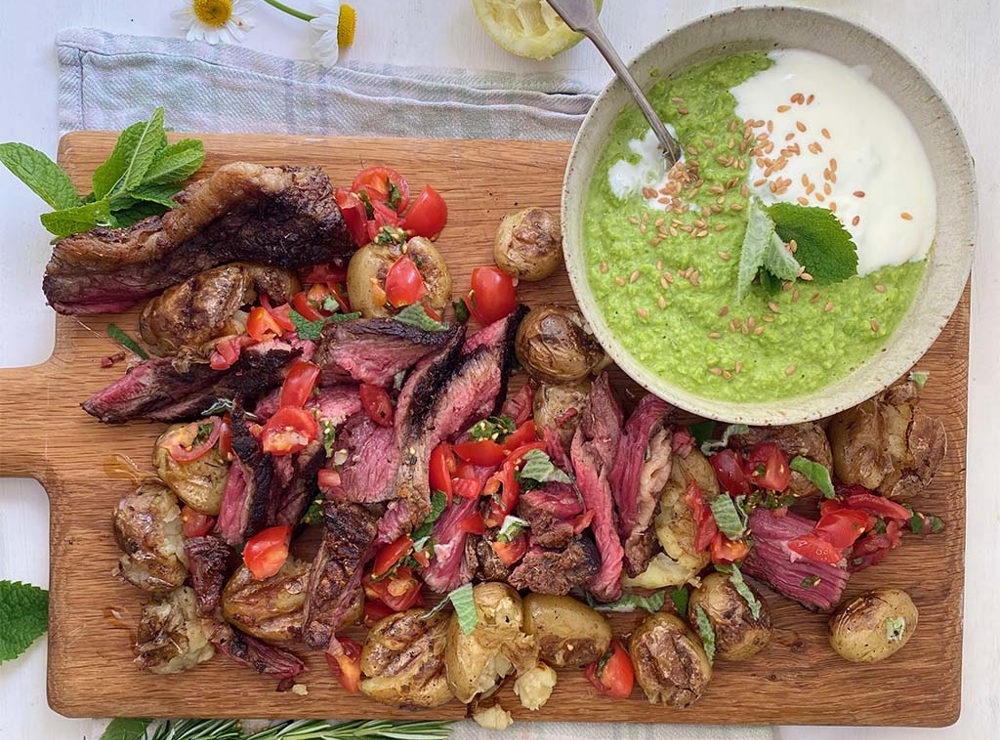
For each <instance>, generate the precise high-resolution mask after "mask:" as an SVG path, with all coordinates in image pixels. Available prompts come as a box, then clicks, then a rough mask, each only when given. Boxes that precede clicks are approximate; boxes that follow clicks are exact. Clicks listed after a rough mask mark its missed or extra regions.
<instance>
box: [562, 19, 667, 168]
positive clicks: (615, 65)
mask: <svg viewBox="0 0 1000 740" xmlns="http://www.w3.org/2000/svg"><path fill="white" fill-rule="evenodd" d="M549 5H551V6H552V9H553V10H555V11H556V13H558V14H559V15H560V16H561V17H562V19H563V20H564V21H566V25H567V26H569V27H570V28H571V29H573V30H574V31H579V32H580V33H582V34H583V35H584V36H586V37H587V38H588V39H590V40H591V41H592V42H593V44H594V46H596V47H597V50H598V51H599V52H601V56H603V57H604V58H605V60H607V62H608V64H609V65H610V66H611V69H613V70H614V72H615V74H616V75H618V79H620V80H621V81H622V82H623V83H624V84H625V87H626V88H627V89H628V91H629V92H630V93H631V94H632V97H633V98H635V102H636V103H638V105H639V110H641V111H642V114H643V115H644V116H645V117H646V120H647V121H649V125H650V126H651V127H652V129H653V133H654V134H656V138H657V139H658V140H659V141H660V146H661V147H662V148H663V153H664V156H665V158H666V160H667V164H668V165H673V164H674V163H676V162H677V160H678V159H680V156H681V147H680V144H678V143H677V140H676V139H674V137H673V136H671V135H670V132H669V131H667V127H666V126H664V125H663V121H661V120H660V117H659V116H658V115H656V111H654V110H653V106H652V105H650V104H649V100H648V99H647V98H646V94H645V93H644V92H643V91H642V88H641V87H639V83H638V82H636V81H635V77H633V76H632V73H631V72H630V71H629V69H628V67H627V66H626V65H625V62H623V61H622V58H621V57H620V56H618V52H617V51H616V50H615V47H614V46H613V45H612V43H611V41H610V40H609V39H608V37H607V35H606V34H605V33H604V29H603V28H602V27H601V23H600V21H598V19H597V10H596V9H595V7H594V3H593V0H549Z"/></svg>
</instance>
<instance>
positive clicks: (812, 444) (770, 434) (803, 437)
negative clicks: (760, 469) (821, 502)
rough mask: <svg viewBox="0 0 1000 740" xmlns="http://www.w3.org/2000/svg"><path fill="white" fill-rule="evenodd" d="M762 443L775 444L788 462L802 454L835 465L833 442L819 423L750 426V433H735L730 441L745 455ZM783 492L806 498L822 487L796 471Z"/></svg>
mask: <svg viewBox="0 0 1000 740" xmlns="http://www.w3.org/2000/svg"><path fill="white" fill-rule="evenodd" d="M762 442H774V443H776V444H777V445H778V447H780V448H781V450H782V451H783V452H784V453H785V455H786V457H788V460H789V462H791V460H792V458H795V457H798V456H800V455H801V456H802V457H807V458H809V459H810V460H812V461H813V462H817V463H819V464H820V465H823V466H824V467H826V469H827V470H830V469H831V468H832V467H833V453H832V452H831V450H830V442H829V440H828V439H827V436H826V433H825V432H824V431H823V428H822V427H821V426H820V425H819V424H814V423H813V422H806V423H804V424H790V425H788V426H783V427H750V431H749V432H748V433H747V434H740V435H735V436H733V438H732V439H731V440H730V447H732V448H733V449H735V450H737V451H738V452H741V453H743V454H748V453H749V452H750V451H751V450H752V449H753V448H754V447H756V446H757V445H759V444H761V443H762ZM783 493H785V494H786V495H791V496H795V497H796V498H805V497H807V496H815V495H816V494H818V493H819V489H818V488H816V486H814V485H813V483H812V481H810V480H809V479H808V478H806V477H805V476H804V475H802V473H800V472H798V471H797V470H793V471H792V475H791V479H790V480H789V482H788V488H786V489H785V491H784V492H783Z"/></svg>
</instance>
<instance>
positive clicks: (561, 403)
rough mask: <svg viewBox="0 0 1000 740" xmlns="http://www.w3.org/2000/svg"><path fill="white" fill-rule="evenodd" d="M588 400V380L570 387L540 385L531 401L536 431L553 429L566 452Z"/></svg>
mask: <svg viewBox="0 0 1000 740" xmlns="http://www.w3.org/2000/svg"><path fill="white" fill-rule="evenodd" d="M589 397H590V378H583V379H582V380H578V381H576V382H574V383H560V384H555V383H542V384H540V385H539V386H538V389H537V390H536V391H535V396H534V398H533V399H532V413H533V416H534V419H535V428H536V429H554V430H555V431H556V432H558V433H559V441H560V442H562V445H563V448H564V449H566V450H568V449H569V446H570V442H571V441H572V440H573V433H574V432H576V428H577V426H578V425H579V424H580V419H581V418H582V417H583V411H584V410H585V409H586V408H587V403H588V399H589Z"/></svg>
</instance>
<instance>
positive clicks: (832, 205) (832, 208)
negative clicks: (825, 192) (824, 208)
mask: <svg viewBox="0 0 1000 740" xmlns="http://www.w3.org/2000/svg"><path fill="white" fill-rule="evenodd" d="M836 212H837V201H835V200H831V201H830V213H836Z"/></svg>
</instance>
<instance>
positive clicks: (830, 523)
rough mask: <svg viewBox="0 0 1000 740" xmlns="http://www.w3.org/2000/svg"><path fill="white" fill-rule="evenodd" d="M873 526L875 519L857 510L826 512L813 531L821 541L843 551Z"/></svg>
mask: <svg viewBox="0 0 1000 740" xmlns="http://www.w3.org/2000/svg"><path fill="white" fill-rule="evenodd" d="M874 524H875V517H873V516H872V515H871V514H868V513H867V512H864V511H859V510H857V509H840V510H837V511H828V512H827V513H826V514H823V515H822V516H820V518H819V522H817V523H816V527H815V529H814V530H813V531H814V532H815V533H816V534H817V535H818V536H819V537H820V538H821V539H824V540H826V541H827V542H829V543H830V544H831V545H833V546H834V547H836V548H838V549H840V550H843V549H844V548H845V547H850V546H851V545H853V544H854V543H855V542H856V541H857V540H858V538H859V537H861V535H863V534H864V533H865V532H867V531H868V530H869V529H871V528H872V526H874Z"/></svg>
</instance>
